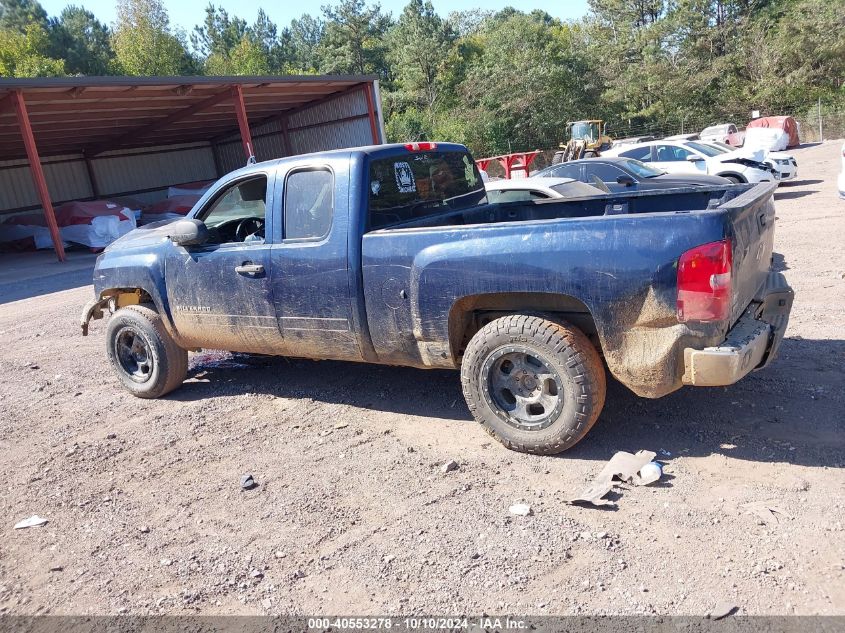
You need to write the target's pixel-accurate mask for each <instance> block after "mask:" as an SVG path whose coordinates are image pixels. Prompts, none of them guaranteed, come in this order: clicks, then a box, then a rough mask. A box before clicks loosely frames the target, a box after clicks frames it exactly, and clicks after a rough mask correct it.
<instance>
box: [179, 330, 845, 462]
mask: <svg viewBox="0 0 845 633" xmlns="http://www.w3.org/2000/svg"><path fill="white" fill-rule="evenodd" d="M191 364H192V369H191V371H190V373H189V380H188V382H186V384H185V385H184V387H183V388H182V389H180V390H178V391H176V392H174V393H173V394H172V395H171V396H169V398H171V399H174V400H202V399H205V398H210V397H220V396H226V395H238V394H243V393H262V394H267V395H272V396H274V397H277V398H303V399H305V398H308V399H312V400H315V401H318V402H324V403H330V404H345V405H349V406H351V407H358V408H363V409H373V410H378V411H386V412H391V413H397V414H402V415H411V416H420V417H429V418H438V419H442V420H452V421H464V422H466V423H467V424H473V425H474V422H473V421H472V417H471V416H470V414H469V411H468V409H467V407H466V404H465V403H464V400H463V394H462V392H461V387H460V380H459V375H458V373H457V372H455V371H444V370H419V369H410V368H404V367H382V366H378V365H366V364H360V363H342V362H334V361H309V360H301V359H284V358H276V357H266V356H252V355H245V354H228V353H225V352H208V353H203V354H197V355H194V356H192V361H191ZM843 393H845V341H840V340H809V339H802V338H799V337H795V338H787V339H785V340H784V342H783V345H782V347H781V351H780V354H779V357H778V359H777V360H776V361H775V362H774V363H773V365H772V366H770V367H768V368H766V369H764V370H762V371H760V372H756V373H754V374H752V375H751V376H748V377H746V378H745V379H744V380H743V381H741V382H739V383H737V384H735V385H732V386H730V387H713V388H692V387H687V388H683V389H681V390H679V391H677V392H675V393H673V394H670V395H669V396H666V397H664V398H661V399H659V400H648V399H644V398H639V397H637V396H636V395H635V394H633V393H632V392H631V391H629V390H628V389H627V388H626V387H624V386H623V385H621V384H620V383H618V382H616V381H615V380H612V379H611V380H610V381H609V384H608V393H607V402H606V404H605V407H604V410H603V412H602V414H601V416H600V418H599V420H598V422H597V423H596V425H595V427H594V428H593V429H592V430H591V431H590V433H589V435H587V436H586V438H585V439H584V440H583V441H582V442H580V443H579V444H578V445H577V446H575V447H573V448H572V449H570V450H569V451H567V452H566V453H563V454H562V455H560V457H561V458H563V459H566V458H576V459H590V460H600V461H605V460H607V459H609V458H610V457H611V456H612V455H613V454H614V453H615V452H616V451H619V450H627V451H636V450H639V449H641V448H643V449H649V450H654V451H657V452H658V457H659V458H660V459H664V460H666V459H671V457H672V456H677V455H684V456H706V455H711V454H713V453H721V454H725V455H729V456H731V457H735V458H737V459H743V460H749V461H760V462H787V463H792V464H801V465H805V466H819V467H837V468H841V467H843V466H845V416H843V415H842V411H843V410H845V406H844V405H843V395H842V394H843ZM396 423H397V424H416V422H412V421H408V420H402V419H401V418H398V417H397V419H396ZM478 438H479V443H482V442H483V441H485V436H484V434H483V433H481V432H480V431H479V435H478ZM503 450H504V449H503Z"/></svg>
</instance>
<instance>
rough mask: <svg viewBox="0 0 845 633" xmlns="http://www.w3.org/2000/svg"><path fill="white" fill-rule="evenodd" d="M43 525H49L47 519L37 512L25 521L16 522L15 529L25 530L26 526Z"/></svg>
mask: <svg viewBox="0 0 845 633" xmlns="http://www.w3.org/2000/svg"><path fill="white" fill-rule="evenodd" d="M42 525H47V519H43V518H41V517H40V516H38V515H37V514H33V515H32V516H31V517H29V518H28V519H24V520H23V521H18V522H17V523H15V529H16V530H25V529H26V528H31V527H41V526H42Z"/></svg>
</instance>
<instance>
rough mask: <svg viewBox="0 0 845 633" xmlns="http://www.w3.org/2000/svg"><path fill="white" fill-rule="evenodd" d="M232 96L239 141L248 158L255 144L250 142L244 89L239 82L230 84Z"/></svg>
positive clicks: (253, 153)
mask: <svg viewBox="0 0 845 633" xmlns="http://www.w3.org/2000/svg"><path fill="white" fill-rule="evenodd" d="M232 96H233V97H234V99H235V114H236V115H237V117H238V128H239V129H240V131H241V143H243V146H244V153H245V154H246V158H247V160H249V159H250V157H251V156H255V146H254V145H253V144H252V134H250V131H249V119H248V118H247V116H246V105H244V91H243V88H241V85H240V84H235V85H234V86H232Z"/></svg>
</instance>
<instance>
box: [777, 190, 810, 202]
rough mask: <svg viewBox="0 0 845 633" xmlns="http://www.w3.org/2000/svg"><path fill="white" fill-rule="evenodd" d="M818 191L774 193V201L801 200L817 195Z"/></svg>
mask: <svg viewBox="0 0 845 633" xmlns="http://www.w3.org/2000/svg"><path fill="white" fill-rule="evenodd" d="M818 191H819V190H818V189H810V190H808V191H776V192H775V201H777V200H794V199H795V198H803V197H804V196H811V195H813V194H814V193H818Z"/></svg>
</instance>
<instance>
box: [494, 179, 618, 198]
mask: <svg viewBox="0 0 845 633" xmlns="http://www.w3.org/2000/svg"><path fill="white" fill-rule="evenodd" d="M484 187H485V188H486V189H487V201H488V202H490V203H491V204H498V203H503V202H525V201H529V200H549V199H550V198H581V197H583V196H599V195H602V194H603V193H605V191H603V190H602V189H599V188H598V187H593V186H592V185H588V184H585V183H583V182H578V181H577V180H573V179H572V178H517V179H516V180H490V181H488V182H485V183H484Z"/></svg>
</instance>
